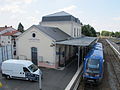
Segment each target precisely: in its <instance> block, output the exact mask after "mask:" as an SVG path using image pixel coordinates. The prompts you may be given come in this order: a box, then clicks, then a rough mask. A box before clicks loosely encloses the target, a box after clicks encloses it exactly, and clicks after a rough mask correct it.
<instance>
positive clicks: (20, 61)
mask: <svg viewBox="0 0 120 90" xmlns="http://www.w3.org/2000/svg"><path fill="white" fill-rule="evenodd" d="M3 63H13V64H23V65H25V66H29V65H31V64H33V63H32V62H31V61H28V60H15V59H9V60H6V61H4V62H3Z"/></svg>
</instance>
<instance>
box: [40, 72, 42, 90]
mask: <svg viewBox="0 0 120 90" xmlns="http://www.w3.org/2000/svg"><path fill="white" fill-rule="evenodd" d="M39 90H42V85H41V71H40V70H39Z"/></svg>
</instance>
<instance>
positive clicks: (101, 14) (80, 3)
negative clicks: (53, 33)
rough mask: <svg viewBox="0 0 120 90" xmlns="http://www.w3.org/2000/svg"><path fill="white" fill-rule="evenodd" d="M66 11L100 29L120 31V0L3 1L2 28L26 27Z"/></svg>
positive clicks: (0, 5)
mask: <svg viewBox="0 0 120 90" xmlns="http://www.w3.org/2000/svg"><path fill="white" fill-rule="evenodd" d="M59 11H65V12H67V13H70V14H72V15H73V16H75V17H77V18H79V19H80V21H81V22H82V23H83V24H90V25H91V26H92V27H94V28H95V30H96V31H102V30H109V31H114V32H115V31H120V0H0V27H3V26H5V25H8V26H13V27H14V28H16V29H17V27H18V24H19V22H21V23H22V24H23V26H24V28H25V29H27V28H29V27H30V26H32V25H33V24H39V22H40V21H41V20H42V16H45V15H49V14H52V13H55V12H59Z"/></svg>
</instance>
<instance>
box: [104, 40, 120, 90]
mask: <svg viewBox="0 0 120 90" xmlns="http://www.w3.org/2000/svg"><path fill="white" fill-rule="evenodd" d="M104 43H105V44H106V45H107V47H106V48H105V51H106V54H107V59H109V61H110V64H111V66H112V68H113V69H112V70H113V72H114V76H115V78H116V79H115V81H117V85H116V87H117V89H118V90H120V59H119V58H118V56H117V55H116V53H115V52H114V51H113V49H112V48H111V47H110V45H109V44H108V43H107V42H106V41H104Z"/></svg>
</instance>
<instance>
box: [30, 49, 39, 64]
mask: <svg viewBox="0 0 120 90" xmlns="http://www.w3.org/2000/svg"><path fill="white" fill-rule="evenodd" d="M37 57H38V56H37V48H36V47H32V48H31V59H32V62H33V63H34V64H35V65H38V62H37Z"/></svg>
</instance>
